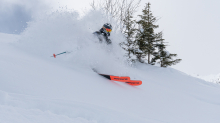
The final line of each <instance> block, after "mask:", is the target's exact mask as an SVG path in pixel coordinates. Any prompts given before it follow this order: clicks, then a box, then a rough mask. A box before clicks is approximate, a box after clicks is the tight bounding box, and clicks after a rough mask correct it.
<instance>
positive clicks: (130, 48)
mask: <svg viewBox="0 0 220 123" xmlns="http://www.w3.org/2000/svg"><path fill="white" fill-rule="evenodd" d="M132 18H133V17H132V15H131V14H130V13H129V11H127V14H126V17H125V19H124V20H123V21H124V27H125V28H124V30H123V33H124V36H125V38H126V42H122V43H121V44H120V45H121V46H122V48H123V49H124V50H126V51H127V54H126V56H127V57H128V59H129V60H130V61H132V59H131V56H132V54H133V53H134V40H135V31H136V29H135V21H134V20H132Z"/></svg>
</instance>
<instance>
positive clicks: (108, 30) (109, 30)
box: [103, 27, 112, 32]
mask: <svg viewBox="0 0 220 123" xmlns="http://www.w3.org/2000/svg"><path fill="white" fill-rule="evenodd" d="M103 28H104V29H105V30H106V31H107V32H111V31H112V30H111V29H108V28H105V27H103Z"/></svg>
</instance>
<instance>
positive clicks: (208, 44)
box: [0, 0, 220, 75]
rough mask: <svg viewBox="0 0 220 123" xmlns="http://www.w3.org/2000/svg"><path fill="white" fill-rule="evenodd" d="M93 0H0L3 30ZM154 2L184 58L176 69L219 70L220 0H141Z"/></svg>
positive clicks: (15, 28)
mask: <svg viewBox="0 0 220 123" xmlns="http://www.w3.org/2000/svg"><path fill="white" fill-rule="evenodd" d="M91 2H92V0H80V1H78V0H0V17H1V18H0V27H1V28H0V32H5V33H16V34H19V32H20V31H22V30H23V29H24V28H25V27H26V24H25V23H26V21H31V20H32V16H34V15H37V14H39V13H40V12H42V11H44V10H50V9H56V8H58V7H60V6H66V7H67V8H68V9H76V10H78V11H80V12H81V13H82V12H83V11H84V10H85V9H89V8H90V6H89V3H91ZM147 2H151V4H152V5H151V8H152V11H153V14H154V16H156V17H158V18H160V20H159V21H158V23H157V24H158V25H159V26H160V28H159V30H158V31H163V32H164V39H165V41H166V42H169V45H170V46H169V47H168V48H167V50H169V51H170V52H171V53H176V54H178V57H179V58H181V59H183V60H182V62H181V63H179V64H177V65H176V66H174V68H176V69H178V70H180V71H183V72H186V73H190V74H192V73H197V74H200V75H209V74H217V73H220V65H219V63H220V57H219V55H218V53H220V48H219V46H220V38H219V36H218V35H219V34H220V23H219V22H220V16H219V15H220V14H219V12H220V7H219V6H220V0H209V1H205V0H142V3H141V6H140V8H139V11H138V14H141V10H142V9H143V8H144V5H145V3H147Z"/></svg>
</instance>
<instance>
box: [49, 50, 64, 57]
mask: <svg viewBox="0 0 220 123" xmlns="http://www.w3.org/2000/svg"><path fill="white" fill-rule="evenodd" d="M65 53H68V52H66V51H65V52H62V53H59V54H53V56H51V57H54V58H56V56H58V55H62V54H65Z"/></svg>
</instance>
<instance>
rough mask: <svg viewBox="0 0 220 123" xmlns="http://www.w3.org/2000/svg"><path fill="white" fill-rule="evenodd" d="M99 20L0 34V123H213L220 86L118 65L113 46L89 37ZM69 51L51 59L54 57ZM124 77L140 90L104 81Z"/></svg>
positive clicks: (38, 24)
mask: <svg viewBox="0 0 220 123" xmlns="http://www.w3.org/2000/svg"><path fill="white" fill-rule="evenodd" d="M104 22H105V19H104V18H103V17H102V16H100V13H99V12H91V13H90V14H88V15H87V16H85V17H83V18H81V19H80V20H78V15H77V13H74V14H73V13H56V12H55V13H53V14H51V15H50V16H45V17H44V16H42V17H41V18H40V19H38V20H36V21H34V22H31V23H29V26H28V28H27V29H26V30H25V32H24V33H22V34H21V35H9V34H0V49H1V52H0V68H1V69H0V75H1V77H0V123H15V122H16V123H219V122H220V117H219V114H220V99H219V98H218V97H219V96H220V86H219V85H216V84H213V83H208V82H205V81H202V80H201V79H197V78H193V77H191V76H189V75H186V74H184V73H182V72H180V71H177V70H175V69H172V68H160V67H155V66H151V65H142V64H137V65H136V66H133V67H129V66H127V65H126V64H125V62H124V60H125V59H124V57H123V54H124V51H123V50H122V49H121V48H120V47H119V46H118V43H119V42H121V41H122V40H123V37H122V36H121V34H120V33H116V32H114V31H113V32H112V35H111V39H112V41H113V45H111V46H108V45H106V44H104V43H99V42H98V40H97V39H96V38H95V37H94V36H93V35H92V32H94V31H96V30H98V29H99V28H100V26H102V24H103V23H104ZM63 51H69V52H71V53H69V54H64V55H60V56H59V57H57V58H56V59H55V58H53V57H51V56H52V54H53V53H60V52H63ZM92 68H95V69H97V70H98V71H99V72H101V73H104V74H112V75H120V76H124V75H126V76H130V77H131V79H136V80H142V82H143V84H142V85H141V86H137V87H134V86H130V85H128V84H126V83H122V82H114V81H109V80H107V79H105V78H103V77H101V76H99V75H98V74H97V73H95V72H94V71H93V70H92Z"/></svg>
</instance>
